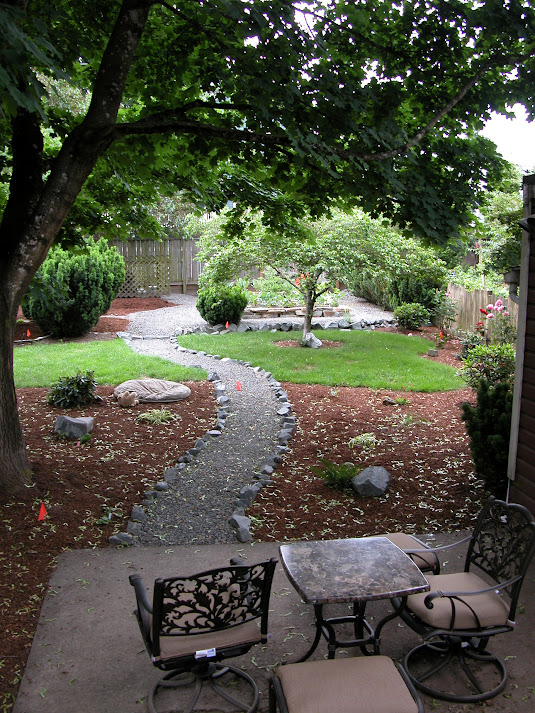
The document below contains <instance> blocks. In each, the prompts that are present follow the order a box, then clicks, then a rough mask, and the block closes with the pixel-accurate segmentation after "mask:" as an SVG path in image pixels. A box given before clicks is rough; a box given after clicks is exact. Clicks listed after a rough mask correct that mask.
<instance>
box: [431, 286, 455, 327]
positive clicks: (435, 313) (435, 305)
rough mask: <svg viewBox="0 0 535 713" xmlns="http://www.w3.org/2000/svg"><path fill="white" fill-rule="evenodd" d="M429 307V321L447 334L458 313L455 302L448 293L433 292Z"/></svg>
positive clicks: (441, 291)
mask: <svg viewBox="0 0 535 713" xmlns="http://www.w3.org/2000/svg"><path fill="white" fill-rule="evenodd" d="M431 305H432V306H431V321H432V322H433V324H434V325H435V327H439V329H441V330H442V331H443V332H449V331H450V329H451V325H452V324H453V322H454V321H455V317H456V315H457V312H458V311H459V309H458V306H457V302H456V301H455V300H454V299H453V298H452V297H451V296H450V295H449V293H448V292H444V291H443V290H435V294H434V296H433V299H432V302H431Z"/></svg>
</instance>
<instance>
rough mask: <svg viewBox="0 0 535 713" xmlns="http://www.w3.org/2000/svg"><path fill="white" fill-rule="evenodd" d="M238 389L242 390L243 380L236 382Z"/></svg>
mask: <svg viewBox="0 0 535 713" xmlns="http://www.w3.org/2000/svg"><path fill="white" fill-rule="evenodd" d="M236 391H241V381H237V382H236Z"/></svg>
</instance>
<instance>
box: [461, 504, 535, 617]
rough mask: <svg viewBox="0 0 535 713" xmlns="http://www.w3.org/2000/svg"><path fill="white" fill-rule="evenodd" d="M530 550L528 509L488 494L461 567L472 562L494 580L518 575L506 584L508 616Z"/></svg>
mask: <svg viewBox="0 0 535 713" xmlns="http://www.w3.org/2000/svg"><path fill="white" fill-rule="evenodd" d="M534 551H535V522H534V519H533V516H532V515H531V513H530V512H529V510H527V509H526V508H525V507H523V506H522V505H517V504H515V503H513V504H508V503H505V502H503V500H497V499H495V498H493V497H491V498H490V499H489V500H488V501H487V503H486V504H485V506H484V507H483V509H482V511H481V513H480V515H479V517H478V520H477V523H476V526H475V529H474V532H473V534H472V539H471V541H470V544H469V546H468V551H467V553H466V561H465V571H468V570H469V569H470V566H471V565H476V566H477V567H479V568H480V569H481V570H482V571H483V572H485V573H486V574H488V575H489V576H490V577H492V579H494V581H496V582H506V581H508V580H509V579H513V578H514V577H520V579H519V581H518V582H516V583H515V584H513V585H511V587H508V588H507V593H508V594H509V596H510V598H511V608H510V619H513V618H514V614H515V610H516V604H517V600H518V595H519V593H520V589H521V587H522V581H523V578H524V576H525V574H526V571H527V569H528V566H529V563H530V561H531V558H532V556H533V553H534Z"/></svg>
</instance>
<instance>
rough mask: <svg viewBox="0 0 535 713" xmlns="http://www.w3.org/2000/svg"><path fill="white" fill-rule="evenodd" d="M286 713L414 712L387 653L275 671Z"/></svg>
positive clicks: (282, 667)
mask: <svg viewBox="0 0 535 713" xmlns="http://www.w3.org/2000/svg"><path fill="white" fill-rule="evenodd" d="M277 677H278V678H279V680H280V682H281V684H282V688H283V691H284V697H285V699H286V704H287V706H288V712H289V713H417V711H418V706H417V705H416V703H415V701H414V699H413V697H412V696H411V694H410V692H409V690H408V688H407V686H406V685H405V682H404V680H403V678H402V677H401V674H400V673H399V671H398V670H397V668H396V667H395V666H394V663H393V662H392V660H391V659H389V658H388V657H387V656H370V657H366V656H358V657H352V658H347V659H331V660H324V661H307V662H305V663H296V664H289V665H288V666H280V667H279V669H278V671H277Z"/></svg>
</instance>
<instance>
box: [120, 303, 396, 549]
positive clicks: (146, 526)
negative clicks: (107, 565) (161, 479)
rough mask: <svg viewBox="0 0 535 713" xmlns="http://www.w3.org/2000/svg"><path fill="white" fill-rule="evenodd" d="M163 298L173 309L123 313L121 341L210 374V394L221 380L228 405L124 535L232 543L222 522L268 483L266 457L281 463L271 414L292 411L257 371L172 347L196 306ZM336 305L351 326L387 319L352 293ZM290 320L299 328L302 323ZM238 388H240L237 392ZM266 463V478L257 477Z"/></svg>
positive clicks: (276, 421) (194, 320) (279, 426)
mask: <svg viewBox="0 0 535 713" xmlns="http://www.w3.org/2000/svg"><path fill="white" fill-rule="evenodd" d="M166 299H167V300H168V301H170V302H174V303H175V306H174V307H165V308H163V309H158V310H152V311H150V312H136V313H133V314H131V315H129V319H130V326H129V330H130V334H131V335H135V336H136V337H139V338H134V339H128V340H127V342H128V344H129V345H130V346H131V347H132V349H134V350H135V351H137V352H140V353H142V354H149V355H154V356H160V357H163V358H164V359H168V360H169V361H173V362H176V363H177V364H182V365H184V366H199V367H201V368H203V369H206V371H208V372H209V373H210V372H215V373H216V375H217V377H216V378H218V379H219V380H220V381H217V380H216V381H215V382H214V383H215V385H216V387H218V386H219V387H220V390H219V391H218V390H217V389H216V392H215V393H216V396H217V395H220V394H221V393H222V391H221V382H222V383H223V384H224V385H225V391H224V395H226V396H227V397H228V398H229V403H228V404H227V405H225V407H224V408H223V409H220V410H219V411H218V414H219V416H218V426H219V429H220V430H219V431H217V430H216V432H212V435H207V436H205V438H204V439H202V442H201V443H200V444H199V446H200V450H199V452H198V453H195V454H194V457H193V458H192V459H191V461H190V462H188V463H180V464H177V469H176V472H174V473H168V474H167V481H168V483H167V487H168V489H167V490H165V491H158V492H154V493H152V494H150V495H149V496H148V497H147V500H145V501H144V503H143V504H142V505H143V508H142V509H141V508H136V511H137V514H136V515H135V516H134V515H133V517H132V520H135V522H133V521H131V522H130V525H129V531H130V533H131V534H133V535H134V536H135V539H134V542H135V544H138V545H144V546H149V545H160V544H166V545H167V544H168V545H175V544H180V545H183V544H209V543H216V542H218V543H223V542H235V541H236V536H237V530H236V529H235V528H233V527H231V526H230V524H229V518H230V517H231V516H232V515H233V513H237V514H240V510H237V508H238V507H240V506H242V505H243V506H245V507H246V506H247V497H246V495H247V491H248V490H250V488H249V487H248V486H251V485H255V484H256V485H255V487H258V484H259V483H262V482H263V481H264V482H265V481H266V479H269V467H270V466H269V463H270V460H271V466H273V465H274V463H273V458H277V459H278V461H280V458H281V454H282V453H283V452H284V451H285V450H287V449H286V446H285V439H284V437H283V439H282V440H281V435H283V432H284V429H283V426H284V422H283V418H284V416H283V414H281V413H278V412H280V411H281V409H282V411H284V410H285V409H287V410H289V411H291V407H289V408H287V405H286V404H285V394H284V392H282V393H281V389H280V384H278V383H277V382H275V381H274V380H273V379H272V378H270V375H269V374H268V375H266V374H265V372H263V371H262V370H261V371H259V370H258V369H253V368H252V367H251V366H246V365H244V364H239V363H236V362H235V361H232V360H228V359H223V360H221V359H219V357H217V356H215V357H214V356H209V355H206V354H204V353H203V352H200V353H196V354H192V353H189V352H188V351H186V350H182V349H181V348H180V347H178V348H177V344H176V341H175V338H174V336H173V335H174V334H175V333H176V331H177V329H179V328H184V327H190V328H191V327H195V326H197V325H201V324H204V321H203V320H202V318H201V316H200V314H199V312H198V311H197V309H196V307H195V302H196V297H195V296H192V295H182V294H178V295H171V296H169V297H166ZM342 304H344V305H346V306H347V307H348V308H349V309H350V312H351V319H352V320H353V321H357V320H360V319H367V320H370V321H371V320H381V319H391V317H392V314H391V313H390V312H385V311H384V310H381V309H380V308H379V307H377V306H376V305H371V304H369V303H367V302H365V301H364V300H362V299H359V298H356V297H353V296H351V295H344V298H343V300H342ZM262 321H268V322H269V321H270V320H253V319H248V320H247V323H249V324H252V323H254V322H258V323H261V322H262ZM272 321H280V320H276V319H275V320H272ZM287 321H292V320H287ZM295 321H297V322H299V323H301V322H302V319H300V318H296V319H295ZM318 321H319V322H321V321H323V320H322V319H321V318H318ZM237 382H240V384H241V387H242V388H241V390H239V391H238V390H237ZM288 420H291V416H290V417H289V419H288ZM287 428H291V424H290V425H287ZM266 464H267V465H268V470H267V474H262V473H261V471H262V469H264V470H265V466H266ZM275 467H276V466H275ZM240 491H241V493H242V495H241V501H240V499H239V496H240ZM244 491H245V493H244ZM244 499H245V502H244ZM241 512H243V510H242V511H241ZM243 533H244V531H243V530H242V531H241V533H240V534H239V538H240V539H241V538H242V537H243V536H244V534H243ZM246 535H247V530H245V537H246Z"/></svg>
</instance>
